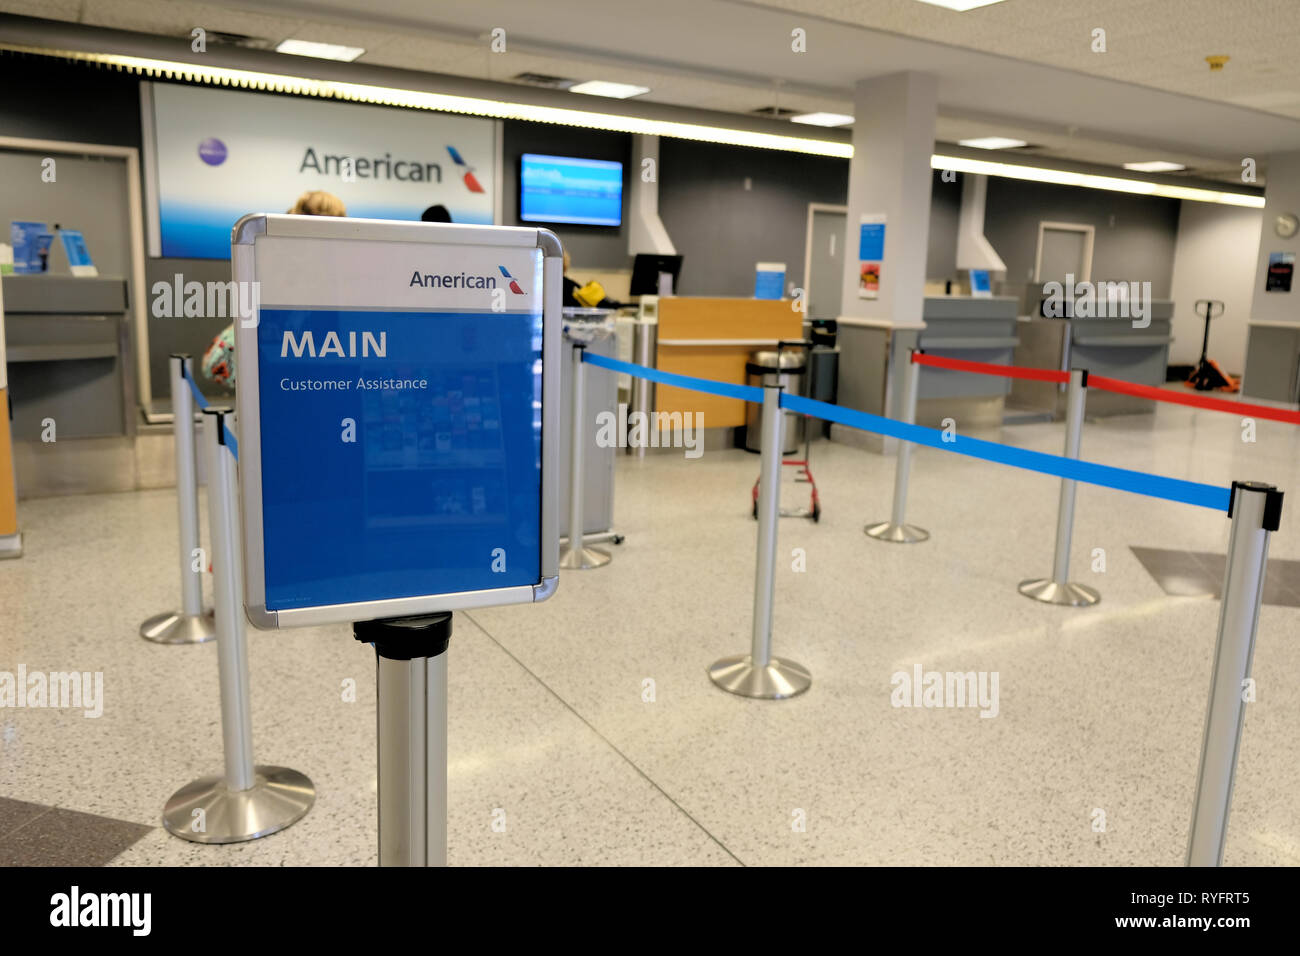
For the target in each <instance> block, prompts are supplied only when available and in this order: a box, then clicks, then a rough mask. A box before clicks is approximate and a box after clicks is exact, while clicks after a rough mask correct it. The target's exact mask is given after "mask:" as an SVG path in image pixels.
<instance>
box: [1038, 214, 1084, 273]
mask: <svg viewBox="0 0 1300 956" xmlns="http://www.w3.org/2000/svg"><path fill="white" fill-rule="evenodd" d="M1092 242H1093V227H1092V226H1088V225H1084V224H1083V223H1074V222H1040V223H1039V224H1038V256H1037V260H1036V263H1035V267H1034V281H1035V282H1064V281H1065V277H1066V276H1067V275H1071V276H1074V281H1075V282H1085V281H1087V280H1089V279H1091V278H1092Z"/></svg>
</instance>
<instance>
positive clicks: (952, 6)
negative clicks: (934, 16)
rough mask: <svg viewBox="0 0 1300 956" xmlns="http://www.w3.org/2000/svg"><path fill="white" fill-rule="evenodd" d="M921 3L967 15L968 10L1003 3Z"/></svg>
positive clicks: (950, 0) (958, 0) (962, 0)
mask: <svg viewBox="0 0 1300 956" xmlns="http://www.w3.org/2000/svg"><path fill="white" fill-rule="evenodd" d="M920 2H921V3H928V4H930V6H932V7H947V8H948V9H949V10H956V11H957V12H958V13H965V12H966V11H967V10H974V9H976V8H978V7H988V6H992V5H993V4H995V3H1001V2H1002V0H920Z"/></svg>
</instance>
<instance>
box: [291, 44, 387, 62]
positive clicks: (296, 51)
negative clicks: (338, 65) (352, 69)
mask: <svg viewBox="0 0 1300 956" xmlns="http://www.w3.org/2000/svg"><path fill="white" fill-rule="evenodd" d="M275 52H276V53H289V54H291V55H293V56H314V57H316V58H317V59H318V60H342V61H343V62H344V63H351V62H352V61H353V60H355V59H356V58H357V57H359V56H360V55H361V54H363V53H365V52H366V50H365V47H360V46H339V45H338V44H337V43H316V42H315V41H313V40H285V41H283V42H282V43H281V44H280V45H279V46H277V47H276V48H275Z"/></svg>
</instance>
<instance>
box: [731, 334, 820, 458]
mask: <svg viewBox="0 0 1300 956" xmlns="http://www.w3.org/2000/svg"><path fill="white" fill-rule="evenodd" d="M806 373H807V359H806V358H805V357H804V353H803V351H802V350H799V351H790V352H787V351H784V350H783V351H781V352H776V351H764V352H751V353H750V356H749V361H748V362H746V363H745V377H746V380H747V381H748V382H749V384H750V385H757V386H763V385H776V384H781V385H784V386H785V390H786V392H787V393H788V394H790V395H802V394H803V383H804V376H805V374H806ZM782 414H783V415H784V416H785V427H784V428H783V429H782V431H783V433H784V435H785V447H784V448H783V449H781V454H783V455H790V454H793V453H794V452H796V451H798V450H799V446H800V445H802V444H803V430H804V424H805V421H806V420H805V418H804V417H803V416H802V415H800V414H798V413H797V412H790V411H786V412H783V413H782ZM762 420H763V406H762V405H761V404H758V403H757V402H746V403H745V426H746V427H745V450H746V451H753V452H761V451H762V450H763V427H762Z"/></svg>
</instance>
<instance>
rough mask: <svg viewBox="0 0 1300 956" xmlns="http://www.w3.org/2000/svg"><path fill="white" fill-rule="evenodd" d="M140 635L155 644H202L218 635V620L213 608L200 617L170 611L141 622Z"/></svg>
mask: <svg viewBox="0 0 1300 956" xmlns="http://www.w3.org/2000/svg"><path fill="white" fill-rule="evenodd" d="M140 636H141V637H143V638H144V639H145V640H146V641H153V642H154V643H155V644H202V643H203V642H204V641H210V640H212V639H213V638H214V637H216V636H217V622H216V619H215V618H214V617H213V616H212V611H211V609H209V610H207V611H204V612H203V613H202V614H200V615H199V616H198V617H191V616H190V615H188V614H182V613H181V612H180V611H168V612H167V613H166V614H156V615H154V616H153V617H151V618H149V620H147V621H145V622H144V623H143V624H141V625H140Z"/></svg>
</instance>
